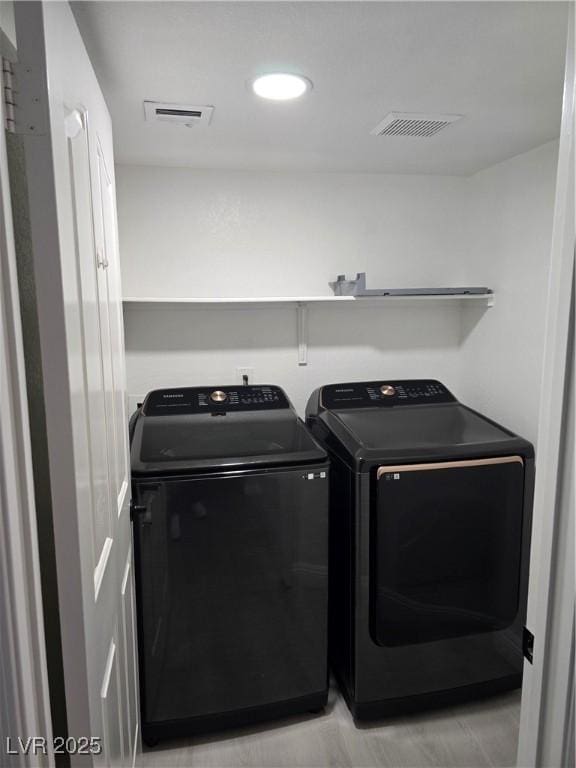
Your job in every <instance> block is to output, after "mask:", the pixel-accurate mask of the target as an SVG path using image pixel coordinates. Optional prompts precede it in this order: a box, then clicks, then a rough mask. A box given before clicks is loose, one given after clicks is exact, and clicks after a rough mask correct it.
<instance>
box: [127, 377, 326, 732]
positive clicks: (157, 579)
mask: <svg viewBox="0 0 576 768" xmlns="http://www.w3.org/2000/svg"><path fill="white" fill-rule="evenodd" d="M131 435H132V440H131V464H132V478H133V488H132V491H133V506H132V518H133V532H134V544H135V565H136V568H135V572H136V597H137V618H138V641H139V642H138V645H139V664H140V693H141V712H142V735H143V738H144V741H145V742H146V743H148V744H151V743H154V742H156V741H157V740H158V739H161V738H164V737H168V736H173V735H178V734H188V733H191V734H193V733H201V732H205V731H209V730H214V729H217V728H221V727H227V726H232V725H239V724H242V723H252V722H254V721H256V720H263V719H266V718H272V717H277V716H281V715H287V714H291V713H295V712H300V711H306V710H316V709H319V708H321V707H323V706H324V705H325V703H326V698H327V678H328V673H327V604H328V486H329V477H328V476H329V471H328V462H327V457H326V453H325V451H324V450H323V449H322V448H321V447H320V446H319V445H318V443H317V442H316V440H315V439H314V438H313V437H312V436H311V435H310V433H309V431H308V430H307V428H306V427H305V425H304V424H303V423H302V421H301V420H300V419H298V417H297V415H296V413H295V411H294V410H293V408H292V406H291V405H290V403H289V401H288V399H287V397H286V395H285V394H284V392H283V391H282V390H281V389H279V388H278V387H274V386H246V387H219V388H206V387H194V388H186V389H171V390H161V391H160V390H158V391H154V392H151V393H150V394H149V395H148V396H147V397H146V400H145V402H144V404H143V407H142V408H141V409H140V411H139V412H138V415H137V417H136V418H135V419H133V421H132V424H131Z"/></svg>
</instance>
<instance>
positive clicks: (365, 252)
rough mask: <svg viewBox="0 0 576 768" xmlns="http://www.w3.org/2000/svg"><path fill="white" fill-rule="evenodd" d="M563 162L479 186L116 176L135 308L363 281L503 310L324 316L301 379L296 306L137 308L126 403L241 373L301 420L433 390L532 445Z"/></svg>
mask: <svg viewBox="0 0 576 768" xmlns="http://www.w3.org/2000/svg"><path fill="white" fill-rule="evenodd" d="M555 151H556V143H555V142H553V143H551V144H547V145H544V146H543V147H541V148H539V149H537V150H534V151H532V152H529V153H526V154H525V155H521V156H519V157H517V158H514V159H512V160H510V161H507V162H506V163H502V164H500V165H498V166H494V167H493V168H491V169H488V170H486V171H483V172H482V173H480V174H477V175H476V176H473V177H469V178H461V177H458V178H456V177H437V176H386V175H378V174H303V173H290V174H287V173H248V172H230V173H226V172H220V171H213V172H210V171H194V170H190V169H174V168H156V167H138V166H119V167H118V168H117V183H118V207H119V229H120V248H121V257H122V269H123V288H124V294H125V295H129V296H161V297H175V296H202V297H205V296H243V295H245V296H258V295H260V296H263V295H272V296H273V295H276V296H281V295H288V296H290V295H292V296H294V295H330V293H331V291H330V288H329V287H328V281H329V280H331V279H333V278H334V277H335V276H336V275H337V274H338V273H340V272H346V273H348V274H351V273H354V272H356V271H366V272H367V273H368V282H369V285H370V284H371V285H373V286H378V287H381V286H384V285H388V286H391V287H394V286H404V287H406V286H434V285H457V284H468V285H471V284H479V285H488V286H490V287H494V288H495V290H496V292H497V297H496V306H495V307H494V308H492V309H489V310H486V309H480V308H468V307H467V308H465V309H464V310H463V312H462V313H461V312H460V309H459V307H458V306H457V305H455V304H451V305H449V304H446V305H443V304H436V303H430V304H425V305H424V304H409V305H401V306H394V307H382V308H379V307H376V308H359V307H355V306H353V307H348V306H333V305H331V306H322V307H314V308H312V309H310V311H309V364H308V366H305V367H299V366H298V365H297V349H296V317H295V312H294V310H293V309H287V308H283V309H278V308H276V309H247V310H244V309H242V310H222V309H218V310H216V309H204V310H203V309H198V308H195V309H193V308H191V307H189V306H178V307H174V306H173V307H170V306H165V305H162V306H156V307H153V308H150V307H145V308H143V307H140V306H131V307H127V308H126V310H125V318H126V350H127V376H128V391H129V393H130V394H132V395H134V396H139V395H140V396H141V395H143V394H145V393H146V392H147V391H148V390H150V389H153V388H157V387H164V386H178V385H182V384H190V385H199V384H226V383H232V382H235V381H236V380H237V371H236V369H237V368H238V367H243V366H245V367H253V368H254V369H255V381H256V382H262V383H264V382H267V383H278V384H280V385H281V386H283V387H285V389H286V390H287V392H288V393H289V395H290V396H291V398H292V399H293V401H294V402H295V404H296V406H297V407H298V409H299V411H300V413H303V411H304V407H305V403H306V399H307V397H308V395H309V394H310V392H311V391H312V389H313V388H314V387H316V386H319V385H320V384H322V383H326V382H328V381H345V380H358V379H362V378H366V379H369V378H376V379H377V378H393V377H415V378H417V377H436V378H439V379H441V380H442V381H444V382H445V383H446V384H447V385H448V386H449V387H451V388H452V389H453V390H454V391H455V393H456V394H457V396H459V397H461V399H462V400H464V401H465V402H469V403H470V404H471V405H472V406H474V407H477V408H479V409H480V410H484V411H486V412H487V413H488V414H489V415H491V416H493V417H494V418H496V419H501V420H502V421H503V422H504V423H506V424H509V425H510V427H511V428H512V429H516V430H518V431H519V432H521V433H523V434H525V435H526V436H527V437H529V438H531V439H534V438H535V431H536V418H537V413H536V410H537V405H536V404H537V400H538V391H539V378H540V359H541V353H542V338H543V336H542V329H541V327H540V326H541V322H542V317H543V308H544V300H545V285H544V283H545V279H546V278H545V273H546V268H547V256H548V253H547V247H548V243H549V238H550V228H551V214H552V204H553V192H554V189H553V180H554V170H555ZM525 382H530V384H529V385H528V386H526V384H525ZM519 390H521V391H520V393H519Z"/></svg>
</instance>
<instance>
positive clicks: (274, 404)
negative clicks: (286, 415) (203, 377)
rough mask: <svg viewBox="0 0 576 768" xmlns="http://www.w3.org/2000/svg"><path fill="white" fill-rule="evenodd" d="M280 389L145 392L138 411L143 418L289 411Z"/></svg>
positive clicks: (241, 387) (258, 387) (237, 388)
mask: <svg viewBox="0 0 576 768" xmlns="http://www.w3.org/2000/svg"><path fill="white" fill-rule="evenodd" d="M290 407H291V406H290V403H289V402H288V398H287V397H286V395H285V394H284V392H283V391H282V390H281V389H280V387H275V386H273V385H262V386H247V387H243V386H238V387H234V386H233V387H184V388H182V389H156V390H154V391H153V392H149V393H148V395H147V396H146V399H145V401H144V405H143V407H142V410H143V412H144V415H145V416H179V415H181V414H198V413H227V412H237V411H270V410H278V409H280V408H290Z"/></svg>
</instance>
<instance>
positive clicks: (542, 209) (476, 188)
mask: <svg viewBox="0 0 576 768" xmlns="http://www.w3.org/2000/svg"><path fill="white" fill-rule="evenodd" d="M557 156H558V142H557V141H553V142H549V143H547V144H544V145H542V146H541V147H538V148H537V149H535V150H532V151H531V152H526V153H525V154H522V155H519V156H517V157H514V158H512V159H511V160H508V161H506V162H504V163H500V164H498V165H495V166H493V167H492V168H488V169H487V170H485V171H482V172H480V173H477V174H476V175H475V176H472V177H471V178H470V205H471V214H472V222H471V231H472V232H473V237H472V239H471V243H470V245H471V250H470V252H469V259H468V260H469V266H468V275H469V278H470V280H471V281H474V280H480V279H482V280H485V281H487V282H488V283H489V284H490V286H492V287H493V288H494V290H495V291H496V294H497V301H496V305H495V307H494V308H493V309H492V310H491V311H490V312H487V313H486V314H485V315H484V316H483V317H482V319H480V320H479V322H476V318H475V317H474V311H473V310H471V311H469V312H466V313H465V315H464V317H463V340H462V349H461V378H460V382H461V387H462V389H461V392H462V397H463V398H464V399H465V400H466V401H467V402H469V403H470V404H471V405H473V406H474V407H476V408H478V409H479V410H480V411H484V412H486V413H488V414H490V415H491V416H492V417H493V418H494V419H496V420H497V421H498V420H500V421H502V422H504V423H505V424H507V425H508V426H510V428H511V429H513V430H515V431H517V432H519V433H520V434H522V435H523V436H524V437H526V438H528V439H529V440H532V441H533V442H536V434H537V425H538V408H539V401H540V384H541V376H542V368H541V366H542V355H543V344H544V315H545V307H546V296H547V290H548V271H549V258H550V244H551V236H552V215H553V206H554V193H555V182H556V162H557Z"/></svg>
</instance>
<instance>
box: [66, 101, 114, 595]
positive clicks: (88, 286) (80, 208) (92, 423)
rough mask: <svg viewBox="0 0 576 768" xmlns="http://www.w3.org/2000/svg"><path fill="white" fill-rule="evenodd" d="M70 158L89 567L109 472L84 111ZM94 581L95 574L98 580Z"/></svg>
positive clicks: (98, 555)
mask: <svg viewBox="0 0 576 768" xmlns="http://www.w3.org/2000/svg"><path fill="white" fill-rule="evenodd" d="M66 125H67V140H68V157H69V162H70V178H71V183H72V187H73V190H74V192H73V197H72V202H73V215H74V229H75V240H76V263H77V268H78V275H79V293H80V296H81V306H82V326H83V333H82V336H83V339H82V341H83V345H82V354H83V357H84V359H85V366H84V370H85V384H84V386H85V389H86V393H87V406H88V407H87V423H86V430H87V433H88V435H89V443H90V445H89V449H90V455H91V460H90V465H89V472H90V483H89V487H90V490H91V492H92V503H93V514H92V516H91V522H92V533H93V568H94V569H96V566H97V565H98V563H99V562H100V563H101V562H102V557H103V556H104V554H105V553H104V547H105V545H106V542H107V540H108V537H109V536H110V533H111V526H112V521H111V506H110V482H109V475H108V436H107V433H106V402H105V388H104V371H103V366H102V359H101V356H100V355H97V354H94V350H98V348H99V346H100V337H101V327H100V316H99V311H98V289H97V273H96V270H97V267H96V262H95V260H94V234H93V231H92V216H93V213H92V207H91V204H90V201H91V180H90V156H89V148H88V131H87V115H86V113H85V112H84V113H81V112H80V111H79V110H72V111H71V112H69V114H68V116H67V121H66ZM96 581H98V578H97V580H96Z"/></svg>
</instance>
